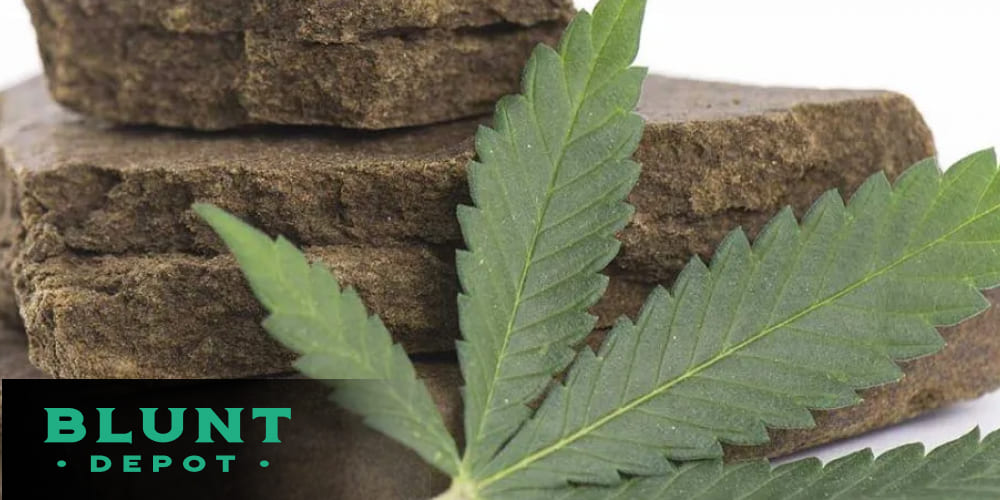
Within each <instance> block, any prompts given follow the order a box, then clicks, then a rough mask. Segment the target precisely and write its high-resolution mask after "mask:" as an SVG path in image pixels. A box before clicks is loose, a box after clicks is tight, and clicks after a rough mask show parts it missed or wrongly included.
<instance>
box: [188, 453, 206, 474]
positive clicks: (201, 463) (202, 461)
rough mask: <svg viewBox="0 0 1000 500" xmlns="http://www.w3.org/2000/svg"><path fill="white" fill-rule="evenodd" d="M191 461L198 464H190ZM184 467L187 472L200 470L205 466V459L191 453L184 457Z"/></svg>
mask: <svg viewBox="0 0 1000 500" xmlns="http://www.w3.org/2000/svg"><path fill="white" fill-rule="evenodd" d="M192 462H197V463H198V465H191V464H192ZM184 468H185V469H187V471H188V472H201V471H202V469H204V468H205V459H204V458H201V457H199V456H198V455H191V456H190V457H187V458H185V459H184Z"/></svg>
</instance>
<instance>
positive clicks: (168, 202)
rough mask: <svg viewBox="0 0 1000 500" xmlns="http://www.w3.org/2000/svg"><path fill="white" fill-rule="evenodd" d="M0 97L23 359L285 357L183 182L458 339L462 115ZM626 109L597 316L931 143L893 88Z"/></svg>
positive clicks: (233, 364)
mask: <svg viewBox="0 0 1000 500" xmlns="http://www.w3.org/2000/svg"><path fill="white" fill-rule="evenodd" d="M741 99H750V100H752V102H754V103H756V104H753V105H751V104H747V103H748V102H750V101H743V100H741ZM800 102H807V103H809V104H794V103H800ZM2 109H3V117H2V122H3V127H2V130H3V132H0V134H2V135H0V139H2V141H0V144H3V146H4V155H3V158H4V159H5V162H6V164H7V167H8V168H7V169H6V171H5V172H6V175H7V177H8V180H9V183H10V184H12V185H14V186H16V187H15V189H14V193H13V197H14V198H16V199H17V200H19V203H17V204H15V205H14V207H16V210H15V212H16V213H15V214H14V215H15V216H19V217H20V219H21V226H20V228H19V229H18V234H17V235H16V237H15V238H13V239H14V240H15V241H16V247H15V250H14V251H13V252H11V257H10V259H11V261H12V263H13V265H12V266H11V269H12V270H13V271H14V273H15V279H16V282H17V285H18V286H17V289H18V294H19V300H20V305H21V313H22V315H23V316H24V317H25V320H26V326H27V329H28V332H29V334H30V337H31V339H32V347H33V350H32V352H33V359H34V361H35V362H36V363H38V364H39V365H41V366H43V367H45V368H46V369H47V370H49V371H51V372H53V373H56V374H58V375H59V376H67V377H69V376H72V377H81V376H85V377H93V376H102V377H136V376H146V377H180V376H186V377H198V376H243V375H253V374H261V373H271V372H274V371H278V370H281V369H284V368H286V367H287V361H288V356H287V354H286V353H284V352H283V351H281V350H280V349H277V348H276V346H275V345H274V344H273V343H271V342H270V341H269V340H268V339H267V337H266V336H265V335H264V334H263V332H262V331H261V330H260V328H259V327H258V325H257V322H258V321H259V319H260V317H261V312H260V310H259V308H258V306H257V305H256V302H255V301H254V300H253V298H252V297H251V296H250V294H249V292H248V291H247V289H246V286H245V284H243V282H242V280H241V278H240V276H239V273H238V272H237V270H236V268H235V266H233V264H232V263H231V261H230V260H228V259H227V258H222V259H216V260H213V259H212V256H214V255H218V254H219V252H223V251H224V249H223V248H222V247H221V246H220V244H219V242H218V240H217V239H216V237H215V236H214V235H213V234H211V232H210V231H209V229H208V227H207V226H206V225H205V224H203V223H201V222H200V221H199V220H197V218H196V217H194V215H193V214H192V213H191V212H190V211H189V206H190V204H191V203H192V202H194V201H211V202H215V203H218V204H220V205H222V206H224V207H226V208H228V209H230V210H232V211H234V212H235V213H237V214H239V215H242V216H244V217H246V218H248V219H249V220H250V221H251V222H253V223H254V224H256V225H258V226H259V227H262V228H263V229H265V230H267V231H270V232H272V233H281V234H285V235H286V236H288V237H290V238H291V239H293V240H294V241H296V242H298V243H300V244H303V245H305V246H307V247H312V248H314V249H315V250H314V251H315V252H317V254H325V255H326V256H327V259H326V260H327V261H328V262H330V263H331V264H333V266H334V268H335V269H337V271H338V273H339V274H340V275H341V278H342V279H344V281H345V282H347V283H351V284H354V285H356V286H358V288H359V289H360V290H361V291H362V294H363V295H364V297H365V299H366V300H367V303H368V304H369V306H370V307H371V308H372V310H373V311H375V312H377V313H379V314H381V315H382V316H383V317H384V318H385V320H386V322H387V324H388V325H389V326H390V328H391V329H392V330H393V331H394V333H396V335H397V338H398V339H399V340H400V341H401V342H402V343H404V345H405V346H406V347H407V348H408V349H409V350H410V351H411V352H428V351H442V350H450V349H451V348H452V346H453V344H452V342H453V339H454V337H455V334H456V328H455V313H454V300H455V296H456V289H455V285H454V278H453V271H452V269H453V268H452V259H453V250H454V248H455V247H456V246H458V245H459V244H460V243H459V242H457V240H458V238H459V235H458V231H457V228H456V223H455V218H454V210H455V205H456V204H458V203H460V202H463V201H465V198H466V192H465V189H466V188H465V179H464V165H465V163H466V162H467V161H468V160H469V158H470V157H471V152H470V142H469V141H470V139H469V135H470V134H471V133H472V131H473V130H474V127H475V125H476V123H475V122H460V123H454V124H449V125H444V126H440V127H432V128H428V129H419V130H411V131H406V132H393V133H386V134H379V135H377V136H374V137H372V136H362V135H357V134H343V135H341V136H338V137H329V136H328V135H327V134H318V135H317V134H316V133H312V132H305V131H301V130H296V131H285V132H286V133H287V135H286V134H281V135H278V134H275V133H263V134H250V135H235V134H233V135H223V136H211V137H206V136H202V135H196V134H183V133H175V132H162V131H150V130H116V129H99V128H95V127H93V124H91V123H87V122H85V121H80V119H79V118H77V117H75V116H74V115H72V114H69V113H66V112H64V111H62V110H59V109H58V108H55V107H54V106H53V105H52V103H51V101H49V100H48V99H47V98H46V96H45V94H44V92H43V91H42V90H41V89H40V87H39V84H38V82H34V83H28V84H26V85H24V86H22V87H20V88H17V89H14V90H13V91H11V92H9V93H8V94H6V96H5V98H4V102H3V108H2ZM642 109H643V112H644V113H645V114H646V115H647V117H648V118H649V120H650V126H649V129H648V130H647V133H646V137H645V139H644V140H643V144H642V147H641V151H640V154H639V158H640V160H641V161H643V163H644V164H645V171H644V176H643V179H642V180H641V181H640V184H639V186H638V187H637V188H636V190H635V193H634V194H633V196H632V200H633V202H634V203H636V204H637V206H638V213H637V215H636V218H635V221H634V223H633V224H631V225H630V226H629V228H627V229H626V230H625V231H624V233H623V235H622V238H623V240H624V241H625V248H624V250H623V254H622V257H621V258H619V259H618V261H617V262H616V264H615V265H614V266H613V269H612V273H613V274H614V275H615V276H616V277H621V280H618V281H616V282H615V283H614V284H613V286H612V290H613V292H612V293H610V294H609V296H608V298H607V300H606V301H605V302H604V303H603V304H602V306H601V307H599V308H598V311H597V312H599V313H601V316H602V323H601V324H602V325H603V326H607V325H609V324H610V322H611V321H612V320H613V319H614V318H616V317H617V316H619V315H621V314H623V313H630V312H634V311H635V310H637V309H638V306H639V304H640V303H641V301H642V299H643V294H642V293H641V291H640V292H636V291H635V288H629V287H628V286H625V285H623V284H624V283H626V282H628V281H634V282H644V283H650V282H656V281H662V280H667V279H669V278H670V277H671V276H672V274H673V272H674V271H675V270H676V269H677V268H678V267H679V265H680V264H681V263H682V262H683V260H684V259H686V258H687V257H688V256H689V254H690V252H691V250H692V249H694V250H697V251H699V252H702V253H708V252H710V251H711V250H712V247H713V245H714V244H715V242H717V241H718V240H719V239H721V237H722V236H723V235H724V233H725V232H727V231H728V230H730V229H732V228H734V227H736V226H738V225H741V224H742V225H746V226H748V228H749V229H750V230H751V231H753V230H755V229H757V228H758V227H759V226H760V224H761V223H762V222H763V221H765V220H766V219H767V218H769V217H770V216H771V215H772V214H773V213H774V212H775V211H776V210H777V209H778V207H780V206H781V205H782V204H785V203H791V204H793V205H794V206H796V207H797V208H798V209H800V210H801V209H804V208H805V207H807V205H808V203H809V202H811V200H812V199H813V198H815V197H816V196H818V195H819V194H820V193H821V192H822V191H823V190H825V189H828V188H830V187H831V186H840V187H841V188H843V189H845V190H847V191H850V190H853V189H854V187H855V186H857V185H858V184H859V183H860V182H861V181H862V180H863V179H864V178H866V177H867V176H868V175H869V174H870V173H871V172H872V171H873V170H874V169H876V168H886V169H888V170H889V172H890V173H894V172H897V171H898V170H899V168H900V167H901V166H904V165H908V164H909V163H911V162H912V161H915V160H917V159H919V158H922V157H924V156H926V155H928V154H930V153H931V152H932V147H931V145H930V144H931V141H930V137H929V134H928V132H927V130H926V128H925V127H924V126H923V122H922V121H921V120H920V118H919V115H918V114H917V113H916V111H915V110H914V109H913V107H912V105H911V104H910V103H909V101H907V100H906V99H905V98H903V97H900V96H897V95H894V94H884V93H877V92H861V93H858V92H815V91H802V90H775V89H771V90H766V89H757V88H751V87H738V86H730V85H722V84H709V83H700V82H690V81H682V80H670V79H665V78H661V77H657V78H653V79H652V80H651V82H650V84H649V86H648V88H647V92H646V96H645V99H644V101H643V106H642ZM782 109H783V110H784V111H781V110H782ZM873 138H874V139H873ZM731 165H734V166H731ZM401 246H402V247H405V248H395V247H401ZM351 247H361V248H353V249H352V248H351ZM373 247H378V249H372V248H373ZM366 248H367V249H366ZM179 311H182V312H179Z"/></svg>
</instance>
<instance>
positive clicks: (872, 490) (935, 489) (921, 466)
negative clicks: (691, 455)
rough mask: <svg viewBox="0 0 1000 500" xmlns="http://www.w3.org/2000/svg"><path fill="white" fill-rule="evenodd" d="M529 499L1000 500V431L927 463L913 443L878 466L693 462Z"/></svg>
mask: <svg viewBox="0 0 1000 500" xmlns="http://www.w3.org/2000/svg"><path fill="white" fill-rule="evenodd" d="M518 498H521V499H522V500H536V499H537V500H632V499H656V500H710V499H720V500H721V499H732V498H739V499H741V500H812V499H815V498H824V499H831V500H832V499H844V500H848V499H850V500H853V499H859V498H864V499H871V500H889V499H892V500H919V499H923V500H939V499H943V498H953V499H958V498H961V499H963V500H979V499H981V500H991V499H996V498H1000V431H997V432H994V433H992V434H990V435H989V436H987V437H986V439H984V440H983V441H982V442H980V440H979V430H978V429H976V430H974V431H973V432H970V433H969V434H967V435H965V436H964V437H962V438H960V439H958V440H955V441H952V442H950V443H948V444H945V445H943V446H941V447H940V448H938V449H936V450H934V451H933V452H931V454H930V455H927V456H926V457H925V456H924V447H923V445H920V444H911V445H906V446H902V447H900V448H896V449H894V450H892V451H889V452H887V453H885V454H884V455H882V456H880V457H878V459H875V458H874V456H873V454H872V452H871V450H866V451H861V452H858V453H854V454H851V455H848V456H846V457H843V458H840V459H838V460H835V461H833V462H830V463H829V464H827V465H826V467H823V465H822V464H821V463H820V461H819V460H816V459H806V460H801V461H798V462H793V463H790V464H787V465H783V466H780V467H777V468H775V469H773V470H772V468H771V465H770V464H769V463H768V462H767V461H765V460H755V461H749V462H741V463H737V464H733V465H723V464H722V462H721V461H718V460H712V461H700V462H691V463H688V464H685V465H683V466H681V467H680V468H678V469H677V470H676V471H672V472H670V473H668V475H666V476H663V477H657V478H648V479H637V480H633V481H629V482H627V483H625V484H623V485H621V486H619V487H617V488H596V487H591V488H576V489H566V490H560V491H539V492H535V493H533V494H529V495H525V496H523V497H518Z"/></svg>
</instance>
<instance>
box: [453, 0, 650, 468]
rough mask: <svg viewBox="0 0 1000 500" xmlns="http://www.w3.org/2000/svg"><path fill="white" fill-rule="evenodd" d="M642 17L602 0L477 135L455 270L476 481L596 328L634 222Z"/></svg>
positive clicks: (536, 61) (639, 2) (619, 1)
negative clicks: (462, 246) (611, 268)
mask: <svg viewBox="0 0 1000 500" xmlns="http://www.w3.org/2000/svg"><path fill="white" fill-rule="evenodd" d="M644 10H645V0H605V1H603V2H601V3H600V4H599V6H598V7H597V8H596V10H595V11H594V15H593V16H591V15H590V14H587V13H586V12H582V13H580V15H578V16H577V17H576V19H575V20H574V21H573V23H572V24H571V25H570V27H569V28H568V30H567V31H566V34H565V36H564V38H563V40H562V43H561V45H560V48H559V51H558V52H557V51H555V50H553V49H551V48H549V47H546V46H539V47H538V49H536V50H535V52H534V54H533V55H532V57H531V59H530V61H529V62H528V65H527V69H526V70H525V75H524V82H523V95H516V96H509V97H506V98H504V99H503V100H501V101H500V103H499V104H498V105H497V111H496V116H495V122H494V125H493V128H492V129H491V128H482V129H480V130H479V133H478V134H477V136H476V151H477V152H478V157H479V160H478V161H477V162H473V163H472V164H471V165H470V166H469V169H468V177H469V186H470V191H471V194H472V199H473V202H474V205H475V206H474V207H467V206H462V207H459V211H458V218H459V222H460V223H461V226H462V233H463V235H464V236H465V242H466V244H467V246H468V248H469V250H468V251H463V252H459V254H458V259H457V263H458V275H459V278H460V281H461V284H462V287H463V290H464V293H463V294H462V295H461V297H460V298H459V314H460V323H461V329H462V334H463V337H464V340H463V341H461V342H460V343H459V346H458V350H459V356H460V360H461V364H462V371H463V373H464V375H465V382H466V386H465V388H464V397H465V428H466V440H467V450H466V456H465V461H464V463H463V466H464V467H465V469H466V472H468V473H469V475H470V476H471V477H472V478H475V477H476V475H477V472H478V471H479V470H481V469H482V467H483V466H484V465H486V464H487V463H488V462H489V461H490V459H492V458H493V456H494V455H495V454H496V453H497V451H498V450H499V449H500V447H501V446H502V445H503V443H504V442H505V441H506V440H507V439H508V438H509V437H510V436H511V434H513V433H514V432H515V431H516V430H517V429H518V427H519V426H520V425H521V424H522V423H523V422H524V421H525V419H527V418H528V416H529V415H530V410H529V408H528V406H527V404H528V403H530V402H531V401H532V400H534V399H536V398H537V397H538V396H540V395H541V394H542V392H543V391H544V390H545V388H546V387H547V386H548V385H549V383H550V382H551V379H552V376H553V375H554V374H556V373H558V372H560V371H562V370H564V369H565V368H566V366H567V365H569V363H570V362H571V361H572V360H573V358H574V357H575V351H574V350H573V349H572V346H574V345H576V344H578V343H579V342H580V341H581V340H582V339H583V338H584V337H585V336H586V335H587V334H589V333H590V332H591V330H592V329H593V327H594V324H595V321H596V319H595V318H594V317H592V316H591V315H590V314H588V313H587V310H588V309H589V308H590V307H591V306H593V305H594V304H595V303H596V302H597V301H598V299H600V297H601V295H603V293H604V290H605V289H606V287H607V281H608V280H607V278H606V277H604V276H602V275H600V274H599V272H600V271H601V270H602V269H604V267H605V266H606V265H607V264H608V263H609V262H611V260H612V259H613V258H614V257H615V255H616V254H617V252H618V248H619V245H620V244H619V242H618V240H617V239H616V238H615V233H616V232H617V231H618V230H620V229H622V228H623V227H624V226H625V224H626V223H627V222H628V220H629V218H630V217H631V214H632V212H633V208H632V207H631V206H630V205H628V204H626V203H624V202H623V201H622V200H623V199H624V198H625V196H627V195H628V193H629V191H631V189H632V187H633V186H634V185H635V183H636V181H637V179H638V176H639V166H638V165H637V164H635V163H634V162H632V161H631V160H630V158H631V156H632V154H633V153H634V152H635V150H636V148H637V147H638V144H639V139H640V137H641V135H642V128H643V121H642V118H640V117H639V116H638V115H636V114H635V113H634V112H633V110H634V109H635V106H636V104H637V102H638V99H639V94H640V91H641V88H642V81H643V79H644V78H645V74H646V72H645V70H643V69H639V68H631V67H630V65H631V64H632V61H633V60H634V59H635V56H636V51H637V50H638V45H639V32H640V26H641V24H642V17H643V12H644Z"/></svg>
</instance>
